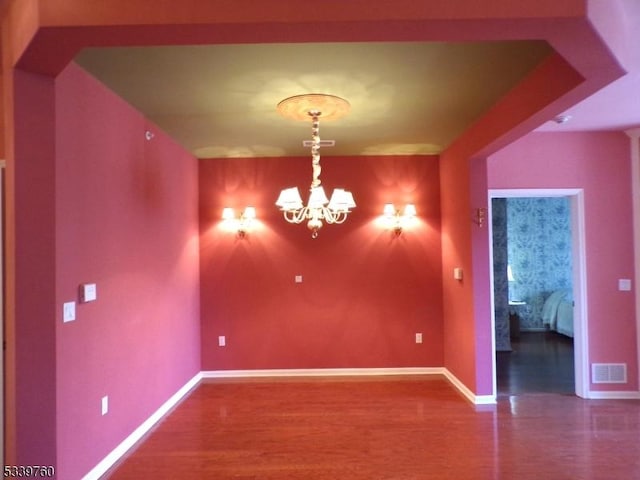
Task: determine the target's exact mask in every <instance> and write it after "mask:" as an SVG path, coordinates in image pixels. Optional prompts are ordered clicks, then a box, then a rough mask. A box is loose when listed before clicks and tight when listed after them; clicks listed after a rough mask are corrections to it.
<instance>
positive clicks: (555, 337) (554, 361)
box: [496, 332, 575, 395]
mask: <svg viewBox="0 0 640 480" xmlns="http://www.w3.org/2000/svg"><path fill="white" fill-rule="evenodd" d="M511 346H512V348H513V351H511V352H498V353H497V355H496V380H497V383H498V394H499V395H500V394H507V395H517V394H522V393H541V392H547V393H565V394H574V393H575V373H574V359H573V339H571V338H569V337H566V336H564V335H561V334H559V333H555V332H523V333H522V334H521V335H520V336H519V337H518V338H514V339H512V341H511Z"/></svg>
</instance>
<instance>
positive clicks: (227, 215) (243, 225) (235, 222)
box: [222, 207, 256, 238]
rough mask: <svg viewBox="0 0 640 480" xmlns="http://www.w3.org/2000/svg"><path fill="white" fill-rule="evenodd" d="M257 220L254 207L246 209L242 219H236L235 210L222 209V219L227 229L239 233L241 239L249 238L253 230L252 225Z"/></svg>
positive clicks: (241, 216)
mask: <svg viewBox="0 0 640 480" xmlns="http://www.w3.org/2000/svg"><path fill="white" fill-rule="evenodd" d="M255 218H256V209H255V208H254V207H246V208H245V209H244V212H242V215H240V218H236V214H235V212H234V211H233V208H229V207H225V208H223V209H222V219H223V220H224V222H225V224H226V225H227V228H228V229H229V230H233V231H235V232H237V234H238V237H239V238H244V237H245V236H247V234H248V233H249V231H250V230H251V224H252V223H253V220H254V219H255Z"/></svg>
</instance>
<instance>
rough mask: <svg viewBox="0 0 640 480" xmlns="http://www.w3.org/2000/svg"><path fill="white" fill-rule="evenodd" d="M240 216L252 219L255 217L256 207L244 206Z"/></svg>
mask: <svg viewBox="0 0 640 480" xmlns="http://www.w3.org/2000/svg"><path fill="white" fill-rule="evenodd" d="M242 216H243V217H244V218H246V219H248V220H253V219H254V218H256V208H255V207H251V206H248V207H246V208H245V209H244V213H243V214H242Z"/></svg>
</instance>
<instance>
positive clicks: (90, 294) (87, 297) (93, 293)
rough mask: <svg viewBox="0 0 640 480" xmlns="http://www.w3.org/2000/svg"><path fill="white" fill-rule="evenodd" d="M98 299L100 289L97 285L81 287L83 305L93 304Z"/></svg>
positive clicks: (90, 284)
mask: <svg viewBox="0 0 640 480" xmlns="http://www.w3.org/2000/svg"><path fill="white" fill-rule="evenodd" d="M97 298H98V287H97V286H96V284H95V283H85V284H83V285H80V301H81V302H82V303H87V302H93V301H94V300H96V299H97Z"/></svg>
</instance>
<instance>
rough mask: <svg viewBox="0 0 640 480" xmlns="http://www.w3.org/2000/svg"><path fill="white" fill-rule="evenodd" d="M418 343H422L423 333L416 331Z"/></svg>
mask: <svg viewBox="0 0 640 480" xmlns="http://www.w3.org/2000/svg"><path fill="white" fill-rule="evenodd" d="M416 343H422V334H421V333H416Z"/></svg>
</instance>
